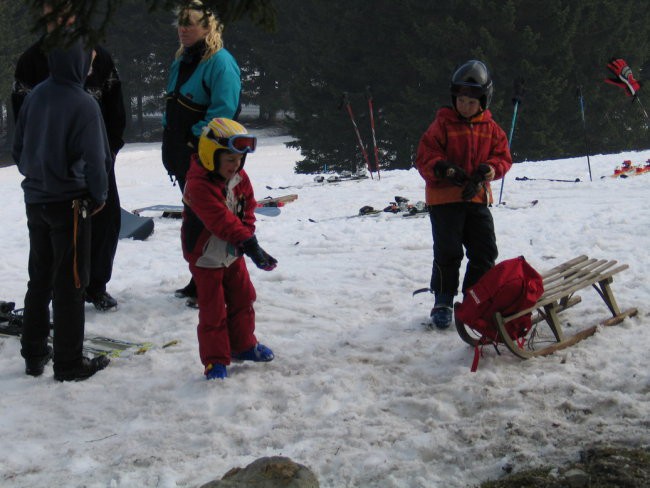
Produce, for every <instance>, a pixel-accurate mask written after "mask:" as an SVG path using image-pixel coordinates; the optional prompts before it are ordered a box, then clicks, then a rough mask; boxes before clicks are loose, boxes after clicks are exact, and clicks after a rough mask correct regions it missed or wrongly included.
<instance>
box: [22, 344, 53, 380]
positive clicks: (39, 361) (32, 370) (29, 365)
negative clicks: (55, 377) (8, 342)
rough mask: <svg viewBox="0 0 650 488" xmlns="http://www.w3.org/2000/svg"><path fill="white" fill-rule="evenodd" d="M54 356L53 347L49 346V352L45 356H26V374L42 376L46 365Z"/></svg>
mask: <svg viewBox="0 0 650 488" xmlns="http://www.w3.org/2000/svg"><path fill="white" fill-rule="evenodd" d="M51 358H52V347H51V346H47V352H46V353H45V354H44V355H43V356H36V357H31V358H25V374H28V375H29V376H40V375H42V374H43V370H44V369H45V365H46V364H47V363H48V362H50V359H51Z"/></svg>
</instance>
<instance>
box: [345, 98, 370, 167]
mask: <svg viewBox="0 0 650 488" xmlns="http://www.w3.org/2000/svg"><path fill="white" fill-rule="evenodd" d="M343 105H345V108H346V109H347V111H348V114H349V115H350V120H351V121H352V125H353V126H354V132H355V134H356V135H357V142H358V143H359V148H360V149H361V154H363V159H364V160H365V161H366V166H368V170H369V171H370V177H371V178H372V168H371V167H370V159H368V152H367V151H366V148H365V146H364V145H363V140H362V139H361V134H360V133H359V128H358V127H357V123H356V121H355V120H354V113H353V112H352V106H351V105H350V98H349V97H348V93H347V92H343Z"/></svg>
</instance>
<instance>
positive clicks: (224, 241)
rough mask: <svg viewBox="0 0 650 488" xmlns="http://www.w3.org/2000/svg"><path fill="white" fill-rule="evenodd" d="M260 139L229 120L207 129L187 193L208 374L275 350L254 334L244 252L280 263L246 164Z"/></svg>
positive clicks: (269, 265) (187, 247)
mask: <svg viewBox="0 0 650 488" xmlns="http://www.w3.org/2000/svg"><path fill="white" fill-rule="evenodd" d="M255 146H256V139H255V137H253V136H251V135H249V134H248V132H247V131H246V129H245V128H244V127H243V126H242V125H241V124H239V123H238V122H235V121H233V120H230V119H223V118H217V119H213V120H212V121H210V123H209V124H208V125H207V126H206V127H205V129H204V130H203V134H202V135H201V137H200V139H199V153H198V154H195V155H194V156H193V158H192V162H191V165H190V169H189V171H188V172H187V181H186V185H185V190H184V193H183V202H184V203H185V209H184V211H183V225H182V229H181V234H182V241H183V255H184V257H185V259H186V260H187V261H188V263H189V266H190V271H191V273H192V277H193V278H194V280H195V281H196V286H197V291H198V306H199V325H198V328H197V333H198V339H199V355H200V357H201V362H202V363H203V365H204V367H205V370H204V374H205V376H206V378H207V379H215V378H225V377H226V376H227V370H226V366H228V365H229V364H230V361H231V359H235V360H243V361H256V362H260V361H261V362H267V361H271V360H273V357H274V356H273V352H272V351H271V350H270V349H269V348H268V347H266V346H264V345H263V344H260V343H258V342H257V339H256V337H255V310H254V309H253V302H254V301H255V298H256V295H255V288H254V287H253V284H252V283H251V280H250V277H249V274H248V270H247V268H246V262H245V261H244V258H243V254H246V255H247V256H249V257H250V258H251V259H252V260H253V262H254V263H255V264H256V265H257V267H259V268H261V269H264V270H266V271H271V270H272V269H274V268H275V266H276V264H277V261H276V260H275V259H274V258H273V257H271V256H270V255H268V254H267V253H266V252H265V251H264V250H263V249H262V248H261V247H260V246H259V244H258V243H257V238H256V237H255V215H254V210H255V207H256V206H257V202H256V200H255V197H254V195H253V187H252V185H251V182H250V180H249V179H248V175H247V174H246V172H245V171H244V170H243V169H242V167H243V166H244V162H245V158H246V154H247V153H250V152H253V151H254V150H255Z"/></svg>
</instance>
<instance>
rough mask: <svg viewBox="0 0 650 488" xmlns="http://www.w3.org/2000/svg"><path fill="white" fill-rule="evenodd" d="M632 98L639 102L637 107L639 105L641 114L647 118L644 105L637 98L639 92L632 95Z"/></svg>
mask: <svg viewBox="0 0 650 488" xmlns="http://www.w3.org/2000/svg"><path fill="white" fill-rule="evenodd" d="M634 98H635V99H636V101H637V102H638V103H639V107H641V111H642V112H643V115H645V118H646V120H648V118H649V117H648V112H646V111H645V107H644V106H643V104H642V103H641V99H640V98H639V94H638V93H637V94H636V95H634Z"/></svg>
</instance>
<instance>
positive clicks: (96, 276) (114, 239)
mask: <svg viewBox="0 0 650 488" xmlns="http://www.w3.org/2000/svg"><path fill="white" fill-rule="evenodd" d="M120 225H121V209H120V197H119V194H118V192H117V182H116V181H115V171H110V172H109V173H108V196H107V199H106V205H105V206H104V208H103V209H102V210H101V211H99V212H97V213H96V214H95V215H93V217H92V237H91V247H90V281H89V282H88V287H87V289H86V294H87V301H88V302H92V303H93V304H94V305H95V307H96V308H98V309H99V310H108V309H111V308H114V307H116V306H117V301H116V300H115V299H114V298H113V297H111V296H110V295H109V294H107V293H106V285H107V283H108V282H109V281H110V279H111V276H112V273H113V262H114V259H115V253H116V251H117V243H118V240H119V236H120Z"/></svg>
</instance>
